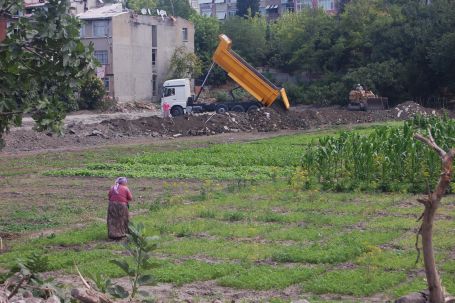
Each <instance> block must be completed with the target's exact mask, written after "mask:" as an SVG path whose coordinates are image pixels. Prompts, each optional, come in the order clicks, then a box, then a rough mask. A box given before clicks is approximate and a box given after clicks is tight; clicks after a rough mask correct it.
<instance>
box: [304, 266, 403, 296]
mask: <svg viewBox="0 0 455 303" xmlns="http://www.w3.org/2000/svg"><path fill="white" fill-rule="evenodd" d="M405 279H406V274H405V273H403V272H384V271H377V270H375V271H373V270H371V271H369V270H366V269H352V270H339V271H331V272H327V273H325V274H322V275H318V276H316V277H314V278H313V279H310V280H308V281H307V282H305V283H303V289H304V291H309V292H314V293H316V294H323V293H335V294H343V295H354V296H369V295H372V294H374V293H378V292H381V291H384V290H386V289H388V288H390V287H393V286H395V285H397V284H398V283H400V282H402V281H404V280H405ZM348 281H349V282H348ZM347 282H348V283H347Z"/></svg>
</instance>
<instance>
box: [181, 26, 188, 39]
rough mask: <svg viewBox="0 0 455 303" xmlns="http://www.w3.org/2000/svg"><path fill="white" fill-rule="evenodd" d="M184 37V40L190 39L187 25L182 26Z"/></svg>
mask: <svg viewBox="0 0 455 303" xmlns="http://www.w3.org/2000/svg"><path fill="white" fill-rule="evenodd" d="M182 38H183V42H187V41H188V29H187V28H186V27H184V28H182Z"/></svg>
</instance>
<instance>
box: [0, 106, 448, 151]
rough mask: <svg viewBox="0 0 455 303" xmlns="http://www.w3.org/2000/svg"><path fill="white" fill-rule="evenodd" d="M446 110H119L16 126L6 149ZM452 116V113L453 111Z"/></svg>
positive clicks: (344, 121) (303, 125)
mask: <svg viewBox="0 0 455 303" xmlns="http://www.w3.org/2000/svg"><path fill="white" fill-rule="evenodd" d="M442 113H443V112H442V111H437V110H433V109H427V108H424V107H421V106H420V105H418V104H417V103H415V102H412V101H410V102H406V103H403V104H400V105H399V106H397V107H395V108H393V109H391V110H378V111H368V112H363V111H347V110H346V109H345V108H341V107H326V108H308V107H305V108H304V107H300V108H299V107H296V108H291V110H290V111H288V112H286V113H283V112H280V111H275V110H274V109H272V108H261V109H259V110H257V111H253V112H249V113H233V112H230V113H226V114H215V113H208V114H196V115H190V116H182V117H175V118H166V119H163V118H161V117H158V116H146V117H141V118H136V119H132V120H131V119H127V118H124V117H121V118H119V117H118V116H117V117H116V118H112V117H111V118H110V119H106V120H103V121H102V122H99V123H91V124H87V121H84V122H85V123H83V122H80V121H78V122H72V123H70V124H68V125H67V126H66V128H65V130H64V136H57V135H53V134H45V133H37V132H34V131H32V130H27V129H16V130H14V131H12V132H11V133H10V134H8V135H7V136H5V141H6V148H5V149H4V151H6V152H13V151H18V150H27V151H28V150H40V149H54V148H62V147H66V146H68V147H70V146H91V145H98V144H105V143H122V142H125V141H126V139H127V138H132V137H160V138H163V137H164V138H177V137H181V136H201V135H214V134H220V133H238V132H253V131H256V132H273V131H278V130H299V129H307V128H317V127H322V126H327V125H342V124H358V123H369V122H382V121H389V120H404V119H408V118H409V117H412V116H414V115H416V114H422V115H441V114H442ZM449 116H451V117H453V116H454V113H453V112H450V113H449ZM107 117H109V116H107Z"/></svg>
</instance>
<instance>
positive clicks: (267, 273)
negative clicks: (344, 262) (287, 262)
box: [218, 266, 321, 290]
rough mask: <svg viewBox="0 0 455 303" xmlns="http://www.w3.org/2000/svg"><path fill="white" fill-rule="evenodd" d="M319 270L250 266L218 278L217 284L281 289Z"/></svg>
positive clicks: (257, 288)
mask: <svg viewBox="0 0 455 303" xmlns="http://www.w3.org/2000/svg"><path fill="white" fill-rule="evenodd" d="M320 272H321V269H317V268H305V267H295V268H285V267H272V266H252V267H249V268H242V270H239V271H237V272H236V273H234V274H231V275H228V276H225V277H222V278H220V279H219V280H218V284H219V285H221V286H227V287H234V288H240V289H254V290H268V289H283V288H286V287H288V286H290V285H293V284H297V283H300V282H302V281H305V280H307V279H309V278H310V277H312V276H314V275H316V274H318V273H320Z"/></svg>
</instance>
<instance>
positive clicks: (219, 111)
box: [216, 105, 228, 114]
mask: <svg viewBox="0 0 455 303" xmlns="http://www.w3.org/2000/svg"><path fill="white" fill-rule="evenodd" d="M227 110H228V109H227V107H226V105H218V106H217V107H216V113H217V114H224V113H225V112H227Z"/></svg>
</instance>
